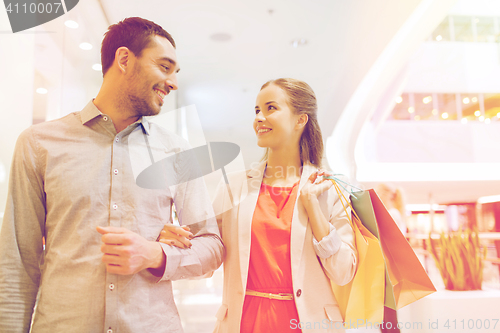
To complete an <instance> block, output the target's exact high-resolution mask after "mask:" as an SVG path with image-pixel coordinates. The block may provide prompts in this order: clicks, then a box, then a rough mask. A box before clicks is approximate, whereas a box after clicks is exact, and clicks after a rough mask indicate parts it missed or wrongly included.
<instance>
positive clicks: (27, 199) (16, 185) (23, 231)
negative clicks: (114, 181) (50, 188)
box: [0, 129, 45, 332]
mask: <svg viewBox="0 0 500 333" xmlns="http://www.w3.org/2000/svg"><path fill="white" fill-rule="evenodd" d="M37 157H38V147H37V142H36V140H35V137H34V134H33V130H32V129H28V130H26V131H24V132H23V133H22V134H21V135H20V137H19V138H18V140H17V143H16V147H15V151H14V156H13V159H12V165H11V169H10V179H9V191H8V196H7V205H6V208H5V213H4V218H3V223H2V229H1V232H0V332H28V331H29V328H30V324H31V317H32V314H33V308H34V305H35V301H36V296H37V292H38V286H39V282H40V263H41V260H42V255H43V241H42V237H43V233H44V232H43V230H44V225H45V194H44V190H43V177H42V176H41V172H40V166H39V165H38V158H37Z"/></svg>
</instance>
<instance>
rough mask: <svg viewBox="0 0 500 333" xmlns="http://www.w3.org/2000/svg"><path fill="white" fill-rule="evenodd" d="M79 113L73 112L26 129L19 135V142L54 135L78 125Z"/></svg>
mask: <svg viewBox="0 0 500 333" xmlns="http://www.w3.org/2000/svg"><path fill="white" fill-rule="evenodd" d="M78 113H79V112H72V113H70V114H68V115H66V116H64V117H61V118H58V119H53V120H48V121H44V122H41V123H38V124H33V125H31V126H29V127H28V128H26V129H25V130H24V131H22V132H21V134H20V135H19V140H27V139H28V138H29V137H38V136H46V135H48V134H49V135H50V134H54V133H55V132H57V131H58V130H63V129H64V128H65V127H69V126H73V125H75V124H77V122H75V120H76V121H78Z"/></svg>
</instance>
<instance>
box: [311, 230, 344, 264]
mask: <svg viewBox="0 0 500 333" xmlns="http://www.w3.org/2000/svg"><path fill="white" fill-rule="evenodd" d="M313 237H314V236H313ZM341 245H342V239H341V238H340V236H339V235H338V234H337V229H335V227H334V226H333V225H331V224H330V232H329V233H328V235H326V236H325V237H323V239H322V240H321V241H319V242H318V241H317V240H316V238H315V237H314V238H313V246H314V251H315V252H316V255H317V256H318V257H320V258H323V259H326V258H328V257H330V256H332V255H334V254H335V253H337V251H338V250H339V249H340V246H341Z"/></svg>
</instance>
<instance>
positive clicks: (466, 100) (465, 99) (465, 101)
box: [462, 97, 470, 104]
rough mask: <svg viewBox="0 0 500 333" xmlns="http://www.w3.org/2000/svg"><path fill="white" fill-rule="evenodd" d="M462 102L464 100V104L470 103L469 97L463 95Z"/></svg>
mask: <svg viewBox="0 0 500 333" xmlns="http://www.w3.org/2000/svg"><path fill="white" fill-rule="evenodd" d="M462 102H464V104H469V103H470V99H469V97H465V98H464V99H463V100H462Z"/></svg>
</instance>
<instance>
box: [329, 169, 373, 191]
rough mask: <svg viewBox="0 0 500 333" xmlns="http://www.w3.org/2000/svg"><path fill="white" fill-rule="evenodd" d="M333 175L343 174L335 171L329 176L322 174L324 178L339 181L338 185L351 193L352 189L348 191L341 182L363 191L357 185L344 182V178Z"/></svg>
mask: <svg viewBox="0 0 500 333" xmlns="http://www.w3.org/2000/svg"><path fill="white" fill-rule="evenodd" d="M335 176H343V174H341V173H335V174H333V175H331V176H323V178H324V179H330V180H332V179H333V180H335V181H336V182H337V183H339V184H338V185H340V186H341V187H342V188H343V189H344V190H346V191H347V192H350V193H352V191H348V190H347V189H346V188H345V187H344V186H343V185H342V184H344V185H347V186H349V187H352V188H355V189H356V190H359V191H363V189H361V188H359V187H357V186H354V185H352V184H350V183H348V182H346V181H344V180H342V179H340V178H337V177H335Z"/></svg>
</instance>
